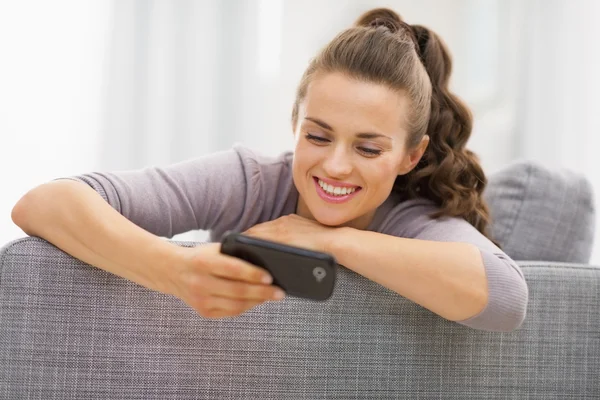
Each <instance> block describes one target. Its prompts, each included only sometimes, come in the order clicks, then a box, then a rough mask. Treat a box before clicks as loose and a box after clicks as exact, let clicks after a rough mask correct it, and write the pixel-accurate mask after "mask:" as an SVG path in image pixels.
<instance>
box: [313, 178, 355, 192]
mask: <svg viewBox="0 0 600 400" xmlns="http://www.w3.org/2000/svg"><path fill="white" fill-rule="evenodd" d="M319 186H321V187H322V188H323V190H324V191H326V192H327V193H328V194H332V195H334V196H344V195H347V194H350V193H354V192H355V191H356V188H346V187H343V188H342V187H334V186H332V185H329V184H327V183H325V182H323V181H322V180H320V179H319Z"/></svg>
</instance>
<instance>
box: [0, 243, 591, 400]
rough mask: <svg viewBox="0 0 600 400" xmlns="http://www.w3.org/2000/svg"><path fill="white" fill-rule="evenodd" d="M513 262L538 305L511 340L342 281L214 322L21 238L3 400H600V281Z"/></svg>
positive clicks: (3, 295)
mask: <svg viewBox="0 0 600 400" xmlns="http://www.w3.org/2000/svg"><path fill="white" fill-rule="evenodd" d="M174 243H177V244H180V245H186V246H194V245H196V243H191V242H188V243H181V242H174ZM520 265H521V267H522V269H523V271H524V273H525V277H526V279H527V282H528V285H529V290H530V300H529V308H528V313H527V317H526V320H525V322H524V323H523V325H522V326H521V328H520V329H518V330H516V331H514V332H509V333H494V332H484V331H477V330H473V329H471V328H467V327H465V326H462V325H460V324H457V323H455V322H450V321H447V320H444V319H443V318H441V317H439V316H437V315H435V314H433V313H432V312H430V311H428V310H426V309H424V308H422V307H420V306H419V305H417V304H415V303H413V302H411V301H409V300H407V299H405V298H403V297H402V296H399V295H398V294H396V293H393V292H392V291H390V290H388V289H386V288H385V287H383V286H381V285H379V284H377V283H375V282H373V281H370V280H368V279H366V278H364V277H362V276H360V275H358V274H356V273H354V272H353V271H350V270H348V269H345V268H341V269H340V271H339V274H338V279H337V281H336V287H335V291H334V294H333V296H332V297H331V298H330V299H329V300H328V301H325V302H314V301H310V300H306V299H299V298H294V297H287V298H286V299H284V300H283V301H280V302H267V303H264V304H262V305H260V306H258V307H256V308H254V309H252V310H250V311H249V312H247V313H244V314H242V315H241V316H239V317H235V318H229V319H216V320H213V319H206V318H203V317H201V316H200V315H198V314H197V313H196V312H195V311H194V310H193V309H191V308H190V307H188V306H187V305H186V304H185V303H183V302H182V301H180V300H179V299H177V298H175V297H173V296H169V295H165V294H162V293H158V292H154V291H151V290H149V289H146V288H144V287H142V286H139V285H137V284H135V283H132V282H129V281H127V280H125V279H122V278H120V277H118V276H116V275H112V274H110V273H107V272H105V271H102V270H100V269H98V268H95V267H92V266H90V265H87V264H85V263H83V262H81V261H79V260H77V259H75V258H73V257H71V256H69V255H68V254H66V253H64V252H62V251H61V250H59V249H57V248H56V247H54V246H53V245H52V244H50V243H48V242H46V241H44V240H42V239H39V238H35V237H31V238H24V239H18V240H16V241H13V242H11V243H9V244H7V245H6V246H4V247H3V248H2V249H1V250H0V382H2V385H0V397H2V398H24V397H36V398H55V397H58V398H84V397H85V398H88V397H93V398H111V399H121V398H145V399H167V398H178V399H187V398H210V399H219V398H228V399H231V398H236V399H237V398H239V399H243V398H264V399H270V398H299V397H303V398H304V397H306V398H315V399H316V398H331V397H340V398H373V397H378V398H390V397H394V398H398V397H399V398H414V397H423V398H441V397H445V398H461V399H469V398H473V399H476V398H477V399H479V398H482V397H485V398H486V399H500V398H502V399H504V398H529V399H532V398H540V399H541V398H545V399H547V398H549V396H551V397H553V398H598V397H600V384H599V381H598V379H597V378H598V371H600V320H599V318H598V310H599V309H600V269H599V268H596V267H593V266H589V265H579V264H552V265H550V264H547V263H536V262H523V263H520Z"/></svg>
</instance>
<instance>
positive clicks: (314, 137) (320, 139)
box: [306, 133, 329, 143]
mask: <svg viewBox="0 0 600 400" xmlns="http://www.w3.org/2000/svg"><path fill="white" fill-rule="evenodd" d="M306 138H307V139H308V140H313V141H315V142H319V143H327V142H329V139H325V138H324V137H321V136H315V135H311V134H310V133H307V134H306Z"/></svg>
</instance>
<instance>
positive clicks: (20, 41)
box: [0, 0, 111, 244]
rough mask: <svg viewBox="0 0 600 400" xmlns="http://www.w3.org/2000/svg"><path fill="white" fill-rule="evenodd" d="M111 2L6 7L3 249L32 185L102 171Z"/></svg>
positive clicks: (1, 66)
mask: <svg viewBox="0 0 600 400" xmlns="http://www.w3.org/2000/svg"><path fill="white" fill-rule="evenodd" d="M110 9H111V2H107V1H78V0H53V1H31V0H19V1H2V2H0V49H1V52H0V57H1V59H0V110H1V111H0V174H1V181H2V195H1V196H0V243H1V244H4V243H6V242H8V241H9V240H12V239H14V238H17V237H22V236H24V234H23V232H22V231H21V230H20V229H19V228H18V227H17V226H16V225H14V224H13V223H12V220H11V218H10V212H11V210H12V207H13V205H14V204H15V203H16V202H17V200H18V199H19V198H20V197H21V196H22V195H23V194H25V193H26V192H27V190H29V189H31V188H32V187H34V186H36V185H38V184H40V183H43V182H45V181H48V180H50V179H53V178H55V177H59V176H64V175H71V174H75V173H79V172H82V171H87V170H89V169H91V168H94V167H95V166H96V165H97V143H98V140H99V137H98V134H99V129H98V127H99V123H100V118H101V115H100V113H101V108H100V104H101V96H102V85H103V75H102V74H103V70H104V63H105V55H106V39H107V37H108V32H109V29H110V18H109V17H110Z"/></svg>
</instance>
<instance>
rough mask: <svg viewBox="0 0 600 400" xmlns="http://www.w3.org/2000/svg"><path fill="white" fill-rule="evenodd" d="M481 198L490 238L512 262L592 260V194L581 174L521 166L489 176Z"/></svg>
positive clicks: (527, 164)
mask: <svg viewBox="0 0 600 400" xmlns="http://www.w3.org/2000/svg"><path fill="white" fill-rule="evenodd" d="M484 198H485V199H486V201H487V202H488V203H489V205H490V209H491V214H492V218H493V222H492V224H491V233H492V236H493V237H494V238H495V239H496V240H497V241H498V242H500V244H501V245H502V249H503V250H504V251H505V252H506V253H507V254H510V256H511V257H512V258H513V259H515V260H545V261H559V262H572V263H584V264H585V263H588V262H589V261H590V257H591V254H592V246H593V243H594V232H595V224H596V218H595V217H596V215H595V210H594V193H593V191H592V186H591V184H590V182H589V181H588V180H587V179H586V178H585V176H583V175H582V174H580V173H577V172H574V171H570V170H567V169H555V170H552V169H550V168H547V167H545V166H543V165H541V164H539V163H536V162H531V161H519V162H515V163H513V164H511V165H509V166H507V167H505V168H503V169H502V170H501V171H498V172H497V173H495V174H492V175H490V177H489V184H488V187H487V188H486V190H485V192H484Z"/></svg>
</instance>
